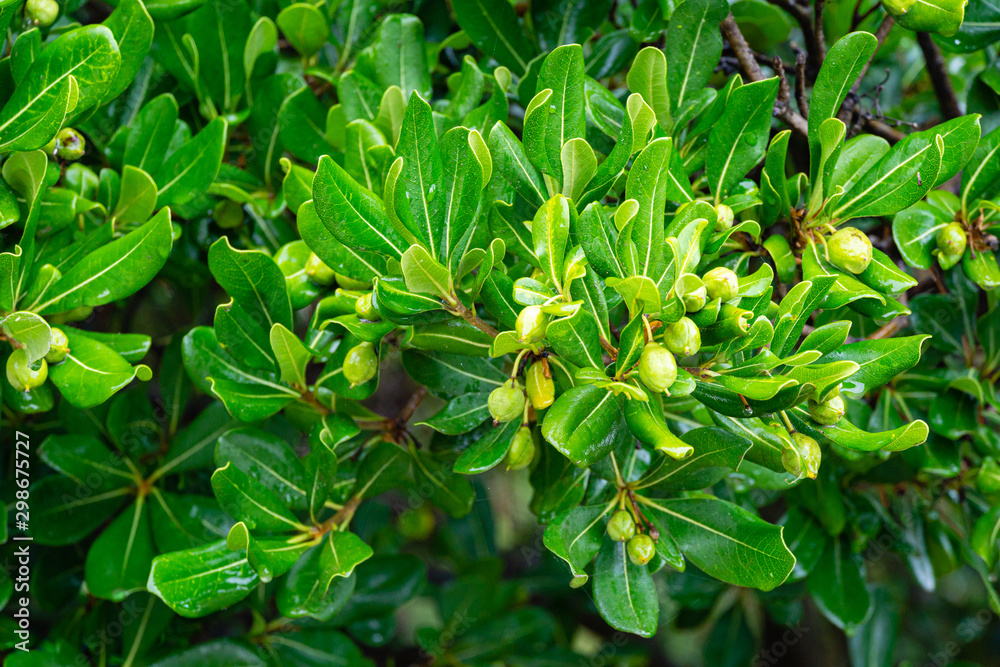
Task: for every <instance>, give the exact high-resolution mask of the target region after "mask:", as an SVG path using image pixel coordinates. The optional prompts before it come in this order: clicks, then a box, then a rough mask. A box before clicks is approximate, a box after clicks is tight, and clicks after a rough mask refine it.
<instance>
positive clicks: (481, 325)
mask: <svg viewBox="0 0 1000 667" xmlns="http://www.w3.org/2000/svg"><path fill="white" fill-rule="evenodd" d="M452 308H453V310H454V311H455V314H456V315H458V316H459V317H461V318H462V319H463V320H465V321H466V322H468V323H469V324H471V325H472V326H474V327H476V328H477V329H479V330H480V331H482V332H483V333H484V334H488V335H489V336H490V337H491V338H496V337H497V336H499V335H500V332H499V331H497V330H496V329H494V328H493V327H492V326H490V325H489V324H487V323H486V322H483V321H482V320H481V319H479V316H478V315H476V313H475V311H473V310H472V309H470V308H468V307H466V305H465V304H464V303H462V302H461V301H459V300H458V299H456V300H455V305H454V306H452Z"/></svg>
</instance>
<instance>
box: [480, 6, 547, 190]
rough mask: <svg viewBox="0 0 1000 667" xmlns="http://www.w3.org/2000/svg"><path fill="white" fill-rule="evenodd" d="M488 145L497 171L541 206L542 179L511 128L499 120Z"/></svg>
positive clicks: (512, 185)
mask: <svg viewBox="0 0 1000 667" xmlns="http://www.w3.org/2000/svg"><path fill="white" fill-rule="evenodd" d="M501 1H505V0H501ZM488 146H489V150H490V155H491V156H492V158H493V165H494V168H495V169H496V172H497V173H498V174H499V175H500V176H502V177H503V179H504V180H506V181H507V182H508V183H509V184H510V186H511V187H512V188H514V190H515V191H516V192H517V194H519V195H520V196H521V197H523V198H524V199H525V200H526V201H527V202H528V203H529V204H531V205H533V206H536V207H537V206H541V205H542V203H543V202H544V201H545V199H546V196H545V195H544V194H542V193H543V192H544V187H543V185H542V179H541V177H540V176H539V175H538V171H537V170H536V169H535V167H534V165H532V164H531V162H530V161H529V160H528V154H527V153H526V152H525V150H524V146H523V145H522V144H521V142H520V141H519V140H518V138H517V137H516V136H515V135H514V133H513V132H512V131H511V129H510V128H509V127H507V126H506V125H505V124H504V123H501V122H497V124H496V125H494V126H493V128H492V129H491V130H490V135H489V140H488Z"/></svg>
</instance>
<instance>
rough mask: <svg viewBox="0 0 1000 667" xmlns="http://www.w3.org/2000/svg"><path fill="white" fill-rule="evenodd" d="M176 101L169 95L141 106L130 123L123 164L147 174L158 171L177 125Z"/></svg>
mask: <svg viewBox="0 0 1000 667" xmlns="http://www.w3.org/2000/svg"><path fill="white" fill-rule="evenodd" d="M177 114H178V109H177V100H176V99H175V98H174V96H173V95H171V94H170V93H164V94H162V95H158V96H157V97H154V98H153V99H152V100H150V101H149V102H147V103H146V104H145V105H143V107H142V109H140V110H139V113H138V114H136V117H135V119H134V120H133V121H132V128H131V130H130V131H129V133H128V139H127V140H126V142H125V153H124V156H123V158H122V162H123V163H124V164H125V165H132V166H134V167H137V168H139V169H142V170H143V171H145V172H146V173H148V174H152V173H155V172H157V171H159V169H160V166H161V165H162V164H163V159H164V157H166V155H167V150H168V147H169V146H170V142H171V140H172V139H173V137H174V132H175V131H176V124H177Z"/></svg>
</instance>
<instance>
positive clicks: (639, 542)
mask: <svg viewBox="0 0 1000 667" xmlns="http://www.w3.org/2000/svg"><path fill="white" fill-rule="evenodd" d="M625 549H626V551H628V559H629V560H630V561H632V564H633V565H645V564H646V563H648V562H649V561H651V560H653V556H655V555H656V543H655V542H653V538H652V537H650V536H649V535H646V534H645V533H640V534H638V535H635V536H634V537H632V539H630V540H629V541H628V544H627V545H626V547H625Z"/></svg>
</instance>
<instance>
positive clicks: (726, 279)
mask: <svg viewBox="0 0 1000 667" xmlns="http://www.w3.org/2000/svg"><path fill="white" fill-rule="evenodd" d="M701 279H702V280H703V281H704V282H705V291H706V292H707V293H708V298H709V299H712V300H714V299H719V300H720V301H730V300H732V299H734V298H735V297H736V293H737V292H738V291H739V290H740V278H739V276H737V275H736V272H735V271H733V270H732V269H727V268H726V267H724V266H717V267H715V268H714V269H712V270H711V271H709V272H708V273H706V274H705V275H704V276H702V277H701Z"/></svg>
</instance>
